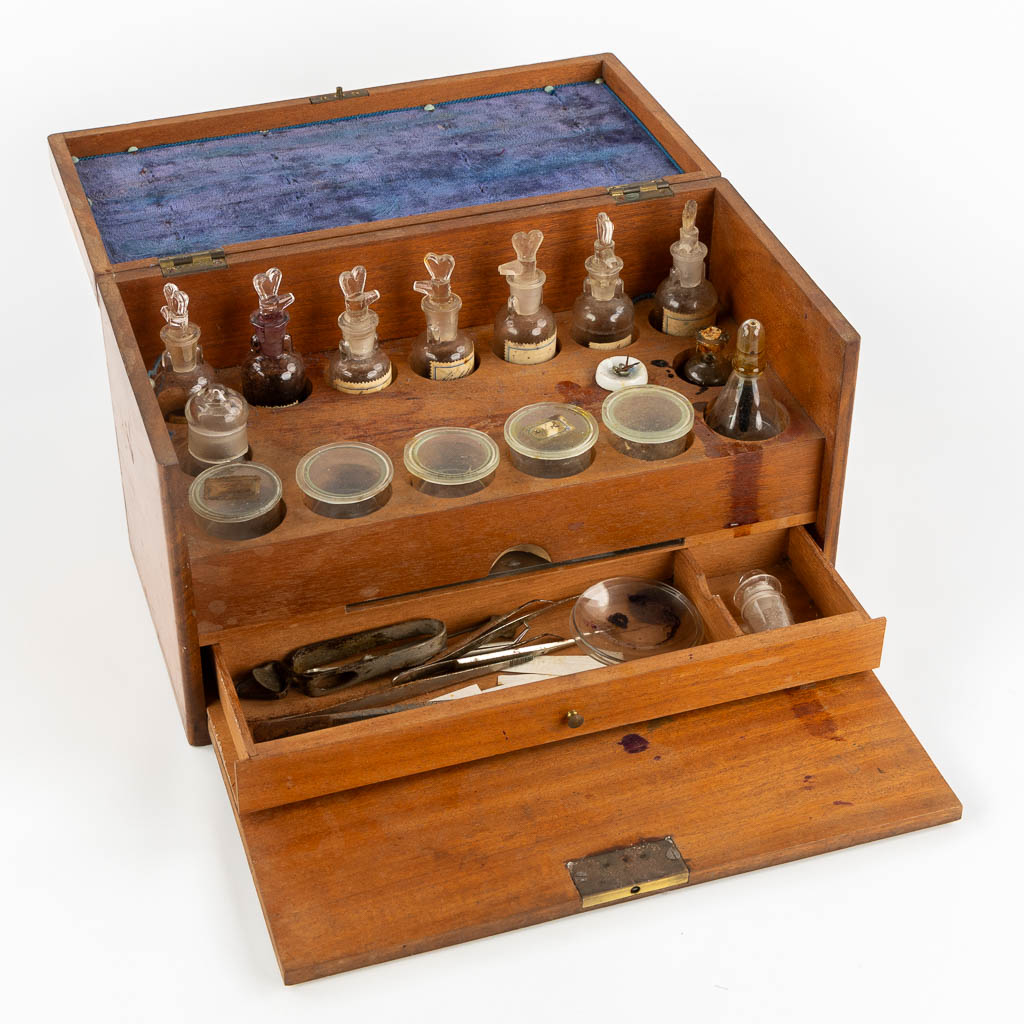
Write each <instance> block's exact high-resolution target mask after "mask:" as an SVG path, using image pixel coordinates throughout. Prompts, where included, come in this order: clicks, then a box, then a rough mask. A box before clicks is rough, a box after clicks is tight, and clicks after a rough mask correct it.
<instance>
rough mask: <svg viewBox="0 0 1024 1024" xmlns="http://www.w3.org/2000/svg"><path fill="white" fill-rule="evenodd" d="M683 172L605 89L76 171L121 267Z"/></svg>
mask: <svg viewBox="0 0 1024 1024" xmlns="http://www.w3.org/2000/svg"><path fill="white" fill-rule="evenodd" d="M680 170H681V168H680V167H679V165H678V164H677V163H676V162H675V161H674V160H673V159H672V158H671V157H670V156H669V155H668V153H666V152H665V150H664V149H663V148H662V147H661V146H660V145H659V144H658V142H657V141H656V140H655V139H654V137H653V136H652V135H651V134H650V132H648V130H647V129H646V128H645V127H644V125H643V124H642V123H641V122H640V121H639V120H638V119H637V118H636V117H635V116H634V115H633V113H632V112H631V111H630V110H629V108H628V107H626V105H625V104H624V103H622V101H621V100H620V99H619V98H618V97H617V96H616V95H615V93H613V92H612V90H611V89H610V88H608V86H606V85H603V84H601V85H599V84H597V83H594V82H583V83H574V84H570V85H561V86H558V87H557V88H556V89H555V90H554V92H552V93H546V92H544V90H543V89H529V90H523V91H520V92H511V93H500V94H497V95H493V96H479V97H474V98H472V99H465V100H456V101H453V102H450V103H439V104H437V107H436V109H435V110H433V111H426V110H424V109H423V108H421V107H415V108H407V109H404V110H387V111H381V112H379V113H372V114H357V115H354V116H351V117H343V118H337V119H335V120H330V121H319V122H316V123H314V124H304V125H293V126H290V127H287V128H274V129H271V130H270V131H267V132H248V133H245V134H241V135H229V136H224V137H221V138H214V139H195V140H192V141H189V142H177V143H169V144H167V145H162V146H151V147H148V148H146V149H140V150H138V151H136V152H134V153H107V154H103V155H101V156H94V157H85V158H83V159H82V160H80V161H79V162H78V174H79V177H80V178H81V180H82V185H83V187H84V188H85V193H86V195H87V196H88V197H89V199H90V201H91V203H92V212H93V216H94V217H95V218H96V223H97V225H98V226H99V229H100V234H101V235H102V236H103V241H104V243H105V244H106V247H107V253H108V255H109V256H110V259H111V261H112V262H114V263H123V262H126V261H128V260H135V259H147V258H152V257H154V256H169V255H172V254H175V253H182V252H194V251H197V250H202V249H210V248H213V247H215V246H222V245H229V244H231V243H235V242H247V241H254V240H256V239H260V238H273V237H276V236H278V235H292V234H298V233H299V232H303V231H315V230H318V229H320V228H330V227H341V226H343V225H346V224H361V223H365V222H368V221H376V220H386V219H389V218H392V217H406V216H410V215H412V214H417V213H433V212H436V211H438V210H451V209H454V208H457V207H462V206H477V205H481V204H483V203H496V202H504V201H507V200H511V199H523V198H525V197H527V196H536V195H545V194H547V193H551V192H566V191H570V190H572V189H578V188H591V187H595V186H608V185H615V184H620V183H623V182H629V181H640V180H644V179H647V178H658V177H662V176H663V175H666V174H677V173H679V171H680Z"/></svg>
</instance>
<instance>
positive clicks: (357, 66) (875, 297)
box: [0, 0, 1024, 1024]
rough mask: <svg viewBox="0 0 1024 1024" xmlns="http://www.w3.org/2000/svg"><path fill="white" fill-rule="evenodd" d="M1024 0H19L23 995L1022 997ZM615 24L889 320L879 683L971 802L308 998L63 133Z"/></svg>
mask: <svg viewBox="0 0 1024 1024" xmlns="http://www.w3.org/2000/svg"><path fill="white" fill-rule="evenodd" d="M1015 6H1016V5H1013V4H1009V3H1007V4H995V3H985V2H975V3H965V4H957V5H955V6H954V5H946V4H937V3H933V4H927V5H926V4H921V5H907V4H899V3H894V2H890V3H884V4H873V3H858V4H855V5H854V4H850V5H838V4H825V3H808V4H799V5H793V4H779V3H765V2H763V0H762V2H755V3H742V4H741V3H726V2H718V3H711V4H708V3H699V4H698V3H691V4H687V3H685V2H680V3H665V2H661V3H657V4H647V5H641V4H635V5H630V4H626V3H623V2H622V0H617V2H616V3H614V4H610V3H599V2H596V0H595V2H591V3H589V4H587V5H585V6H584V5H577V6H575V7H572V8H570V7H569V6H568V5H565V6H561V5H556V4H554V3H550V2H549V3H528V2H520V3H516V4H511V3H504V4H497V3H494V2H492V3H484V2H478V3H472V4H469V3H457V2H447V3H446V2H444V0H438V2H437V3H434V4H430V3H428V2H426V0H421V2H419V3H416V4H413V3H403V2H401V0H387V2H383V3H377V4H373V5H365V6H359V5H354V4H351V5H344V4H341V3H327V2H324V3H308V2H302V0H294V2H291V3H288V4H272V3H262V2H256V0H254V2H252V3H250V4H248V5H247V6H246V7H245V8H243V7H241V6H238V7H234V6H231V5H227V4H224V5H218V4H216V3H211V2H210V0H204V2H202V3H194V2H191V0H185V2H180V3H173V4H167V5H160V4H156V3H143V2H140V0H132V2H116V3H96V2H93V3H78V4H75V5H74V6H65V5H61V4H57V5H54V4H43V3H38V2H37V3H32V4H26V5H19V9H18V10H17V11H16V12H15V13H13V14H12V13H11V11H8V13H7V14H5V16H4V19H5V21H4V32H5V35H6V39H5V47H4V57H3V60H2V61H0V75H2V96H3V100H2V102H3V104H4V108H5V116H4V122H3V139H4V157H3V160H2V162H0V176H2V182H3V189H2V192H0V196H2V200H3V202H2V219H0V259H2V260H3V281H4V288H3V292H2V293H0V301H2V302H3V306H4V315H3V325H2V329H0V345H2V346H3V348H2V351H0V374H3V375H4V376H5V378H6V379H5V380H4V381H3V387H2V390H0V395H2V405H0V415H2V416H3V419H4V423H3V430H2V433H0V437H2V438H3V461H2V471H3V480H4V484H3V493H4V496H5V497H4V501H3V503H2V505H0V518H2V524H3V540H4V554H3V563H2V564H3V572H2V579H3V587H2V592H3V603H4V606H3V612H2V617H0V640H2V643H0V683H2V688H0V694H2V698H3V702H4V703H3V705H0V708H2V711H3V712H4V714H3V716H2V718H0V729H2V740H0V750H2V753H3V759H4V769H3V778H4V782H5V789H6V791H7V792H6V796H5V798H4V805H5V808H4V814H3V822H4V825H5V826H6V827H5V829H4V834H3V836H2V837H0V851H2V854H0V856H2V865H0V877H2V878H3V883H2V885H3V892H2V894H0V896H2V898H0V921H2V922H3V924H2V927H0V947H3V946H7V948H6V950H3V949H0V964H2V965H3V972H4V973H7V974H9V976H8V977H7V978H6V979H5V980H4V981H3V992H4V997H3V1002H4V1003H5V1004H6V1005H7V1008H8V1011H9V1015H8V1016H7V1019H9V1020H17V1021H22V1020H46V1021H48V1020H66V1019H71V1018H73V1019H76V1020H82V1019H85V1020H92V1019H95V1020H104V1021H111V1020H118V1021H120V1020H125V1021H140V1020H145V1021H163V1020H174V1021H180V1020H182V1019H192V1020H197V1019H198V1020H219V1021H223V1020H229V1021H230V1020H236V1019H242V1018H244V1019H245V1020H247V1021H253V1022H255V1021H263V1020H273V1021H275V1022H278V1024H279V1022H281V1021H290V1020H297V1019H307V1018H308V1019H313V1017H314V1014H315V1015H316V1016H317V1019H342V1017H344V1018H345V1019H349V1020H381V1021H399V1020H406V1019H410V1020H421V1021H433V1020H444V1021H446V1022H448V1024H452V1022H457V1021H470V1020H477V1019H489V1020H493V1021H520V1020H522V1019H524V1018H526V1019H534V1020H545V1021H546V1020H559V1021H562V1020H582V1021H624V1020H636V1019H639V1018H648V1019H661V1020H665V1019H670V1020H692V1021H701V1022H704V1021H718V1020H721V1021H758V1022H760V1021H776V1020H779V1021H787V1022H798V1021H814V1022H818V1021H822V1020H826V1021H853V1020H858V1021H859V1020H862V1019H864V1018H869V1019H876V1020H882V1021H896V1020H902V1019H908V1020H910V1019H914V1020H917V1019H926V1020H931V1021H952V1020H959V1019H962V1018H963V1019H973V1020H979V1021H990V1020H995V1019H1006V1018H1009V1017H1012V1016H1013V1015H1014V1014H1015V1012H1016V1011H1017V1010H1019V1003H1018V1002H1017V1000H1016V999H1014V1000H1013V1002H1011V1003H1009V1005H1008V1004H1007V1000H1008V999H1009V997H1010V995H1011V993H1012V992H1013V991H1014V983H1015V982H1016V980H1017V978H1016V976H1017V974H1018V973H1019V963H1018V961H1019V951H1020V946H1019V942H1020V939H1019V922H1020V911H1021V909H1022V908H1021V884H1020V876H1021V866H1020V859H1021V849H1020V840H1021V827H1020V818H1021V814H1022V811H1021V781H1022V779H1021V770H1020V763H1019V760H1018V751H1019V750H1020V739H1019V734H1020V729H1021V717H1022V716H1021V713H1022V710H1024V709H1022V701H1021V687H1022V683H1024V678H1022V676H1024V672H1022V659H1021V654H1020V646H1019V638H1020V634H1021V628H1022V625H1024V601H1022V599H1021V594H1022V586H1024V574H1022V571H1021V570H1022V568H1024V566H1022V559H1021V554H1020V545H1021V543H1022V540H1024V535H1022V530H1021V526H1022V516H1021V505H1020V500H1021V496H1022V495H1021V484H1020V472H1021V456H1020V451H1021V443H1022V437H1021V435H1022V432H1024V416H1022V415H1021V411H1022V400H1021V399H1022V393H1021V380H1022V374H1021V365H1022V360H1024V344H1022V338H1024V316H1022V315H1021V310H1020V298H1021V286H1020V278H1021V271H1022V260H1021V255H1022V252H1021V242H1020V237H1021V213H1022V209H1021V201H1020V185H1021V182H1020V170H1019V166H1020V163H1021V157H1022V155H1024V154H1022V149H1021V142H1020V134H1021V112H1020V103H1021V99H1022V89H1021V79H1020V63H1021V58H1020V53H1019V37H1020V30H1021V25H1020V23H1019V21H1018V20H1017V15H1016V13H1015V12H1014V7H1015ZM645 10H649V11H651V12H652V13H649V14H645V13H644V12H645ZM654 12H656V13H654ZM12 19H14V20H12ZM604 50H612V51H614V52H615V53H617V54H618V56H619V57H620V58H622V59H623V60H624V62H625V63H626V65H627V66H628V67H630V68H631V69H632V70H633V71H634V72H635V73H637V75H638V76H639V77H640V79H641V80H642V81H643V82H644V84H645V85H646V86H647V87H648V88H649V89H650V90H651V91H652V92H653V93H654V95H655V96H656V97H658V99H659V100H660V101H661V102H662V103H663V104H664V105H665V107H666V108H667V109H668V110H669V112H670V113H671V114H672V115H673V116H674V117H675V118H676V119H677V120H678V121H679V123H680V124H681V125H682V126H683V127H684V128H685V130H686V131H687V132H689V133H690V134H691V136H692V137H693V138H694V139H695V141H696V142H697V143H698V145H700V146H701V147H702V148H703V149H704V150H705V151H706V152H707V153H708V155H709V156H710V157H711V159H712V160H713V161H714V162H715V163H716V164H717V165H718V166H719V167H720V168H721V169H722V172H723V174H725V175H726V176H727V177H728V178H729V179H730V180H731V181H732V182H733V183H734V184H735V185H736V186H737V188H738V189H739V191H740V192H741V193H742V194H743V195H744V196H745V198H746V199H747V200H748V201H749V202H750V204H751V205H752V206H753V207H754V209H755V210H756V211H757V212H758V213H759V214H760V216H761V217H762V218H763V219H764V220H765V221H766V222H767V224H768V225H769V226H770V227H771V228H772V229H773V230H774V231H775V232H776V233H777V234H778V236H779V237H780V238H781V240H782V241H783V243H784V244H785V245H786V246H787V247H788V248H789V249H790V250H791V252H792V253H793V254H794V255H795V256H796V258H797V259H798V260H799V261H800V262H801V263H802V264H803V266H804V267H805V268H806V269H807V270H808V271H809V273H810V274H811V276H812V277H813V278H814V279H815V280H816V281H817V282H818V283H819V284H820V285H821V286H822V288H823V289H824V290H825V292H826V293H827V294H828V295H829V296H830V297H831V298H832V299H833V300H834V301H835V303H836V304H837V305H838V306H839V308H840V309H841V310H842V311H843V312H844V313H845V314H846V316H847V317H848V318H849V319H850V320H851V321H852V322H853V324H854V325H855V326H856V327H857V328H858V329H859V330H860V332H861V334H862V335H863V339H864V341H863V348H862V355H861V362H860V375H859V383H858V397H857V405H856V411H855V416H854V425H853V442H852V446H851V449H850V466H849V474H848V477H847V484H846V500H845V506H844V512H843V529H842V540H841V543H840V549H839V558H838V568H839V570H840V572H841V573H842V574H843V575H844V576H845V578H846V579H847V580H848V582H849V583H850V585H851V586H852V588H853V590H854V591H855V593H857V595H858V596H859V597H860V598H861V599H862V601H863V602H864V604H865V605H866V606H867V608H868V610H869V611H870V612H871V613H872V614H884V615H887V616H888V617H889V629H888V634H887V636H886V644H885V653H884V656H883V665H882V669H881V673H880V674H881V676H882V679H883V681H884V682H885V684H886V686H887V688H888V690H889V693H890V694H891V695H892V697H893V698H894V700H895V701H896V704H897V705H898V706H899V707H900V709H901V710H902V712H903V713H904V715H905V717H906V718H907V720H908V722H909V723H910V724H911V726H912V727H913V728H914V730H915V731H916V733H917V735H918V737H919V738H920V739H921V741H922V742H923V744H924V746H925V747H926V749H927V750H928V751H929V753H930V754H931V756H932V757H933V759H934V760H935V761H936V763H937V764H938V765H939V767H940V769H941V770H942V771H943V773H944V774H945V776H946V778H947V779H948V780H949V782H950V784H951V785H952V786H953V788H954V789H955V790H956V792H957V794H958V795H959V796H960V798H961V799H962V801H963V803H964V805H965V815H964V820H963V821H962V822H960V823H958V824H955V825H950V826H945V827H942V828H938V829H932V830H928V831H925V832H921V833H918V834H915V835H910V836H905V837H901V838H897V839H893V840H888V841H885V842H880V843H875V844H873V845H868V846H864V847H860V848H857V849H852V850H848V851H844V852H841V853H837V854H832V855H829V856H824V857H819V858H816V859H812V860H807V861H802V862H798V863H794V864H790V865H786V866H782V867H778V868H774V869H771V870H766V871H760V872H755V873H753V874H748V875H745V876H741V877H737V878H733V879H728V880H724V881H721V882H716V883H712V884H708V885H702V886H698V887H695V888H693V889H692V890H683V891H681V892H678V893H675V894H671V895H665V896H660V897H658V898H655V899H648V900H643V901H639V902H637V903H634V904H631V905H628V906H624V907H621V908H619V909H616V910H611V911H601V912H598V913H594V914H590V915H584V916H582V917H575V918H571V919H567V920H563V921H560V922H556V923H554V924H549V925H544V926H539V927H534V928H530V929H526V930H523V931H519V932H516V933H511V934H508V935H505V936H501V937H497V938H493V939H488V940H483V941H479V942H475V943H471V944H468V945H464V946H461V947H455V948H452V949H448V950H443V951H440V952H437V953H431V954H427V955H422V956H418V957H414V958H411V959H407V960H404V961H398V962H396V963H392V964H388V965H384V966H380V967H374V968H369V969H365V970H362V971H359V972H356V973H352V974H348V975H342V976H339V977H335V978H332V979H328V980H324V981H318V982H314V983H312V984H308V985H304V986H299V987H297V988H291V989H285V988H284V987H283V986H282V985H281V982H280V980H279V977H278V972H277V967H276V964H275V961H274V958H273V954H272V952H271V946H270V942H269V940H268V937H267V934H266V931H265V928H264V925H263V920H262V916H261V913H260V909H259V905H258V903H257V899H256V894H255V890H254V888H253V886H252V883H251V881H250V878H249V872H248V869H247V867H246V863H245V859H244V856H243V853H242V847H241V844H240V842H239V839H238V836H237V833H236V830H235V825H234V822H233V820H232V816H231V812H230V809H229V806H228V801H227V799H226V796H225V794H224V791H223V788H222V785H221V782H220V779H219V777H218V772H217V768H216V764H215V762H214V757H213V753H212V751H211V749H210V748H209V747H206V748H202V749H193V748H190V747H188V746H187V745H186V744H185V742H184V739H183V736H182V733H181V729H180V725H179V722H178V716H177V713H176V710H175V707H174V704H173V700H172V697H171V691H170V688H169V686H168V685H167V683H166V679H165V675H164V667H163V664H162V661H161V657H160V653H159V651H158V648H157V644H156V640H155V638H154V635H153V631H152V629H151V626H150V622H149V616H148V612H147V609H146V606H145V604H144V601H143V597H142V592H141V589H140V586H139V583H138V580H137V578H136V575H135V570H134V567H133V564H132V561H131V557H130V554H129V549H128V543H127V537H126V533H125V528H124V521H123V510H122V499H121V491H120V483H119V476H118V469H117V463H116V455H115V446H114V435H113V430H112V422H111V415H110V406H109V401H108V389H107V382H106V376H105V372H104V366H103V358H102V352H101V342H100V329H99V322H98V317H97V312H96V307H95V304H94V301H93V298H92V294H91V292H90V288H89V285H88V283H87V278H86V274H85V272H84V270H83V267H82V266H81V264H80V261H79V256H78V253H77V250H76V248H75V246H74V244H73V242H72V237H71V233H70V230H69V228H68V227H67V225H66V223H65V222H64V214H63V211H62V209H61V205H60V201H59V199H58V195H57V192H56V190H55V188H54V185H53V182H52V180H51V179H50V174H49V170H48V167H47V154H46V149H45V136H46V135H47V134H48V133H50V132H54V131H61V130H70V129H76V128H88V127H93V126H97V125H103V124H111V123H118V122H127V121H134V120H141V119H147V118H152V117H160V116H165V115H172V114H179V113H184V112H188V111H194V110H204V109H210V108H216V107H230V106H235V105H241V104H248V103H259V102H264V101H270V100H276V99H281V98H284V97H289V96H302V95H308V94H311V93H316V92H323V91H326V90H329V89H332V88H333V87H334V86H335V85H336V84H338V83H339V82H341V83H342V84H343V85H344V86H345V87H346V88H357V87H362V86H373V85H379V84H386V83H389V82H399V81H408V80H412V79H418V78H430V77H435V76H440V75H447V74H455V73H460V72H467V71H475V70H484V69H488V68H494V67H504V66H508V65H512V64H520V63H528V62H532V61H539V60H549V59H555V58H559V57H565V56H573V55H577V54H584V53H594V52H600V51H604ZM325 1015H329V1017H327V1016H325Z"/></svg>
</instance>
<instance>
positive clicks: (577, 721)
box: [565, 711, 583, 729]
mask: <svg viewBox="0 0 1024 1024" xmlns="http://www.w3.org/2000/svg"><path fill="white" fill-rule="evenodd" d="M565 724H566V725H567V726H569V728H570V729H578V728H579V727H580V726H581V725H582V724H583V716H582V715H581V714H580V713H579V712H578V711H567V712H566V715H565Z"/></svg>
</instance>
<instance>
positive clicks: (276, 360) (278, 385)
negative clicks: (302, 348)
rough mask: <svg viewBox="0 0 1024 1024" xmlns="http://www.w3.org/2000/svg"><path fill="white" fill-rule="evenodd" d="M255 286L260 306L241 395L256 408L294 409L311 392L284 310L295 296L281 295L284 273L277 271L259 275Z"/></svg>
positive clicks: (304, 365)
mask: <svg viewBox="0 0 1024 1024" xmlns="http://www.w3.org/2000/svg"><path fill="white" fill-rule="evenodd" d="M252 285H253V287H254V288H255V289H256V294H257V295H258V296H259V300H260V305H259V309H257V310H256V312H255V313H253V315H252V316H251V317H249V320H250V322H251V323H252V325H253V327H254V328H255V329H256V331H255V333H254V334H253V336H252V352H251V353H250V354H249V356H248V358H247V359H246V361H245V362H244V363H243V364H242V392H243V393H244V394H245V397H246V399H247V400H248V401H249V402H251V403H252V404H253V405H262V406H282V405H295V403H296V402H301V401H302V399H304V398H305V397H306V395H307V394H308V392H309V382H308V380H307V379H306V364H305V362H304V361H303V359H302V356H300V355H299V353H298V352H296V351H295V350H294V349H293V348H292V336H291V335H290V334H289V333H288V321H289V319H290V317H289V316H288V314H287V313H286V312H285V310H286V309H287V308H288V307H289V306H290V305H291V304H292V303H293V302H294V301H295V296H294V295H292V294H291V292H285V293H284V294H283V295H279V294H278V289H279V288H280V287H281V271H280V270H278V269H277V267H271V268H270V269H269V270H268V271H267V272H266V273H265V274H257V275H256V276H255V277H254V278H253V279H252Z"/></svg>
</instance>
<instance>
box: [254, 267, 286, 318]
mask: <svg viewBox="0 0 1024 1024" xmlns="http://www.w3.org/2000/svg"><path fill="white" fill-rule="evenodd" d="M252 286H253V288H255V289H256V294H257V295H258V296H259V300H260V312H261V313H264V314H266V315H268V316H274V315H276V314H278V313H282V312H284V310H286V309H287V308H288V307H289V306H290V305H291V304H292V303H293V302H294V301H295V296H294V295H292V293H291V292H285V293H284V294H283V295H282V294H279V291H278V290H279V289H280V287H281V271H280V270H278V269H277V267H271V268H270V269H269V270H268V271H267V272H266V273H265V274H257V275H256V276H255V277H254V278H253V279H252Z"/></svg>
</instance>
